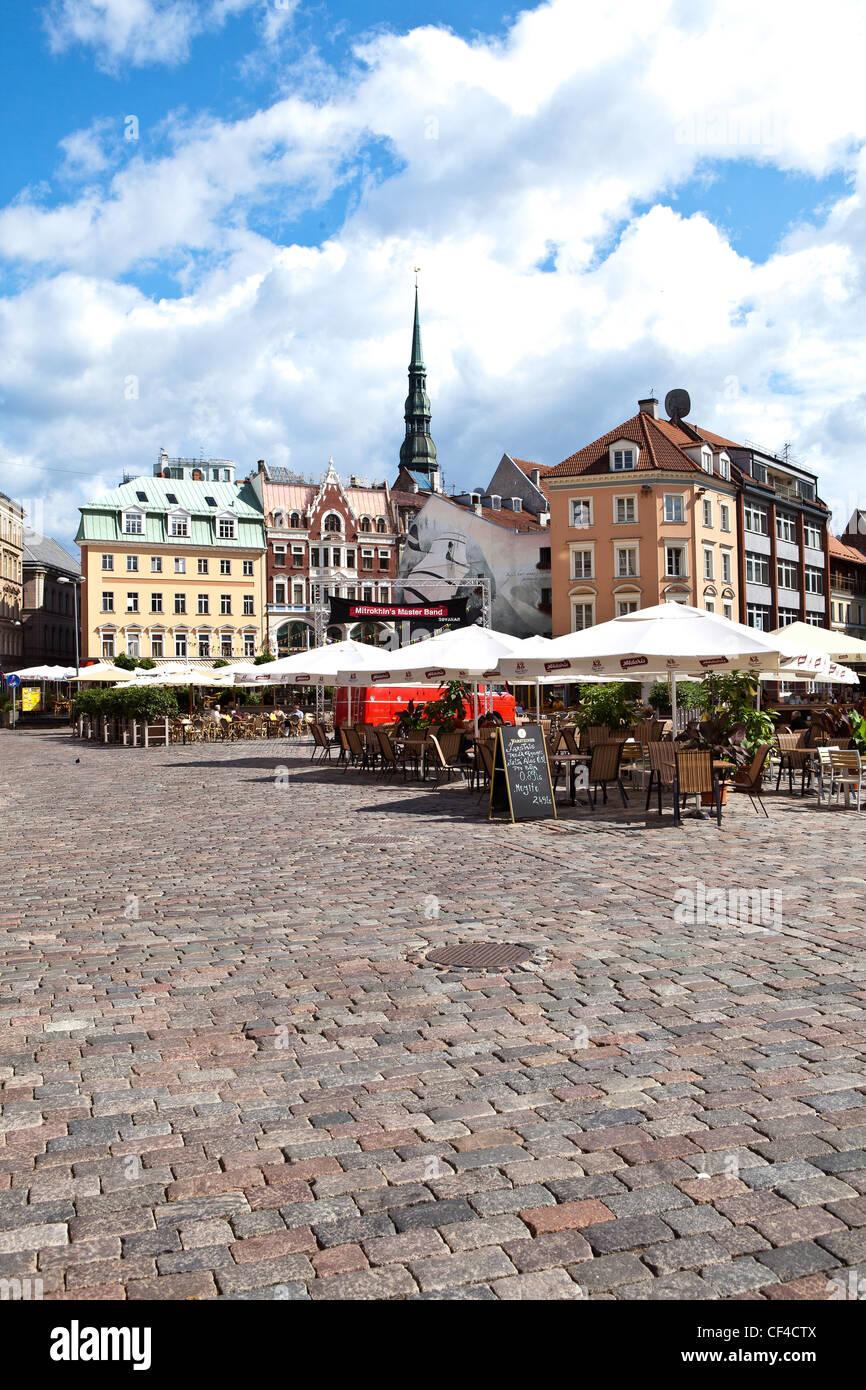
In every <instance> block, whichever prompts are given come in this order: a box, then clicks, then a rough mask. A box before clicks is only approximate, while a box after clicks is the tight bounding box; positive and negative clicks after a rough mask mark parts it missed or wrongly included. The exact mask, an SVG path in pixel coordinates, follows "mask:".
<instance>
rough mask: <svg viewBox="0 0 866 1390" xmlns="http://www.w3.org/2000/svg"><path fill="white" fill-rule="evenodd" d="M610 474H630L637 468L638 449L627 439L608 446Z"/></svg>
mask: <svg viewBox="0 0 866 1390" xmlns="http://www.w3.org/2000/svg"><path fill="white" fill-rule="evenodd" d="M609 453H610V471H611V473H630V472H632V471H633V470H634V469H635V468H636V467H637V456H638V447H637V445H636V444H634V443H632V441H631V440H629V439H618V440H617V441H616V443H614V444H611V446H610V450H609Z"/></svg>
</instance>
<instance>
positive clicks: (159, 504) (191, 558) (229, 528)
mask: <svg viewBox="0 0 866 1390" xmlns="http://www.w3.org/2000/svg"><path fill="white" fill-rule="evenodd" d="M234 473H235V469H234V464H233V463H232V462H231V461H230V460H226V459H219V460H204V459H169V458H168V456H167V455H166V454H164V453H163V454H161V455H160V458H159V462H158V463H157V464H156V466H155V468H154V475H153V476H152V477H148V476H144V477H136V478H127V479H126V480H125V481H124V483H122V484H121V486H120V487H117V488H115V489H113V490H112V491H110V492H107V493H104V494H103V495H102V496H101V497H97V498H95V499H94V501H92V502H90V503H88V504H87V505H86V506H84V507H82V508H81V524H80V526H79V529H78V534H77V536H76V541H77V543H78V545H79V546H80V547H81V570H82V575H83V581H84V582H83V585H82V609H81V612H82V622H81V627H82V646H83V656H84V657H85V658H93V657H96V658H99V657H105V658H111V657H113V656H117V655H119V654H120V653H121V652H125V653H127V654H128V655H129V656H139V657H153V658H155V659H157V660H159V659H167V658H171V659H180V660H187V659H190V658H195V659H213V658H215V657H220V658H225V659H230V658H234V659H238V658H242V657H245V656H246V657H252V656H255V655H257V654H258V653H259V652H260V651H261V649H262V646H263V638H264V633H265V601H266V569H265V553H266V541H265V528H264V518H263V516H262V512H261V507H260V505H259V499H258V497H257V496H256V494H255V492H254V491H253V489H252V488H251V487H250V485H249V484H248V483H242V484H240V485H238V484H237V483H236V482H235V476H234Z"/></svg>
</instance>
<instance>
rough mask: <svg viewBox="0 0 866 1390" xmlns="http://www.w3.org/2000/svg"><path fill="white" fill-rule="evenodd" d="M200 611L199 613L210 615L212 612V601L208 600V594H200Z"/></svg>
mask: <svg viewBox="0 0 866 1390" xmlns="http://www.w3.org/2000/svg"><path fill="white" fill-rule="evenodd" d="M198 611H199V613H209V612H210V599H209V598H208V595H207V594H199V596H198Z"/></svg>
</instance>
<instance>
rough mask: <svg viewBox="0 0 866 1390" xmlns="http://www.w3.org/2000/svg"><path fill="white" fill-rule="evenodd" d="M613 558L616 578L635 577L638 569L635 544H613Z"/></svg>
mask: <svg viewBox="0 0 866 1390" xmlns="http://www.w3.org/2000/svg"><path fill="white" fill-rule="evenodd" d="M614 559H615V569H616V577H617V579H635V578H636V577H637V572H638V570H637V547H636V546H633V545H618V546H615V547H614Z"/></svg>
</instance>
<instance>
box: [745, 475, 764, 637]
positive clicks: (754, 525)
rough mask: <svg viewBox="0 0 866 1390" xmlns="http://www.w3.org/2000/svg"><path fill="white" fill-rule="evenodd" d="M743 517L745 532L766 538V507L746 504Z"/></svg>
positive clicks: (755, 503)
mask: <svg viewBox="0 0 866 1390" xmlns="http://www.w3.org/2000/svg"><path fill="white" fill-rule="evenodd" d="M743 516H744V520H745V526H746V530H747V531H752V532H754V534H755V535H756V536H766V535H768V534H769V522H768V516H767V508H766V507H761V506H759V505H758V503H757V502H747V503H746V505H745V507H744V508H743ZM753 626H754V624H753Z"/></svg>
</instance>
